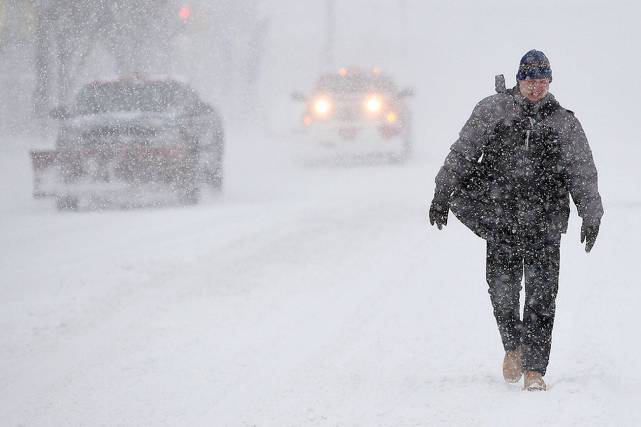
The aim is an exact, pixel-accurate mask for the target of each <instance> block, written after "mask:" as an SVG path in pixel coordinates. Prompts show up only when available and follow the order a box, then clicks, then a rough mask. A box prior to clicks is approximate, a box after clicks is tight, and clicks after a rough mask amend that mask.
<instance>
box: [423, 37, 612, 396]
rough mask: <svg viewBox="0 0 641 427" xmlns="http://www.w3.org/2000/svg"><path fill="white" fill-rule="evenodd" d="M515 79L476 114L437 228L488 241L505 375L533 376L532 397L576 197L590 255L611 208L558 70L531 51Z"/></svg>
mask: <svg viewBox="0 0 641 427" xmlns="http://www.w3.org/2000/svg"><path fill="white" fill-rule="evenodd" d="M516 79H517V82H518V84H517V86H516V87H514V88H512V89H509V90H505V88H504V85H503V87H502V88H501V86H500V85H499V84H497V92H499V93H497V94H496V95H493V96H489V97H487V98H485V99H483V100H482V101H481V102H479V103H478V105H477V106H476V107H475V108H474V111H473V112H472V115H471V117H470V118H469V119H468V121H467V122H466V123H465V126H464V127H463V129H462V130H461V132H460V134H459V138H458V140H457V141H456V142H455V143H454V144H453V145H452V147H451V148H450V153H449V154H448V156H447V157H446V159H445V164H444V165H443V167H442V168H441V169H440V171H439V173H438V175H437V176H436V190H435V194H434V199H433V201H432V204H431V207H430V211H429V220H430V223H431V224H432V225H434V224H436V225H437V226H438V228H439V229H441V227H442V226H444V225H447V217H448V212H449V210H450V209H452V211H453V212H454V213H455V215H456V216H457V217H458V218H459V219H460V220H461V221H462V222H463V223H464V224H465V225H466V226H468V227H469V228H470V229H472V230H473V231H474V232H475V233H476V234H478V235H479V236H481V237H483V238H484V239H486V240H487V264H486V280H487V283H488V286H489V294H490V300H491V302H492V307H493V310H494V316H495V318H496V322H497V324H498V329H499V333H500V335H501V340H502V342H503V347H504V349H505V358H504V361H503V376H504V378H505V380H506V381H508V382H518V381H519V380H520V378H521V376H522V375H523V374H524V389H526V390H545V389H546V385H545V382H544V381H543V376H544V375H545V371H546V369H547V365H548V360H549V355H550V348H551V338H552V326H553V324H554V313H555V299H556V294H557V290H558V279H559V245H560V240H561V234H562V233H564V232H565V231H566V229H567V225H568V217H569V213H570V205H569V195H571V196H572V200H573V201H574V203H575V204H576V206H577V210H578V214H579V216H580V217H581V218H582V220H583V224H582V226H581V242H582V243H583V242H584V241H585V250H586V252H589V251H590V250H591V249H592V246H593V245H594V243H595V241H596V238H597V234H598V232H599V225H600V223H601V217H602V215H603V207H602V204H601V197H600V195H599V191H598V185H597V171H596V167H595V165H594V161H593V159H592V153H591V151H590V147H589V145H588V141H587V138H586V136H585V133H584V132H583V129H582V127H581V124H580V123H579V121H578V119H577V118H576V117H575V116H574V113H573V112H572V111H569V110H566V109H565V108H563V107H561V106H560V105H559V103H558V102H557V101H556V99H555V98H554V96H553V95H552V94H550V93H549V92H548V89H549V85H550V83H551V82H552V70H551V68H550V62H549V61H548V58H547V57H546V56H545V54H544V53H543V52H540V51H537V50H531V51H529V52H527V53H526V54H525V55H524V56H523V58H522V59H521V62H520V65H519V69H518V73H517V75H516ZM523 276H525V308H524V312H523V317H522V318H521V316H520V310H519V293H520V290H521V280H522V278H523Z"/></svg>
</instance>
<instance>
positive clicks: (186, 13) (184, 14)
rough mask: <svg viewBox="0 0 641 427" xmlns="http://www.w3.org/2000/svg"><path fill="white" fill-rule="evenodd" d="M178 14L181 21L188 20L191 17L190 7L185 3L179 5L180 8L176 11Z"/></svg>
mask: <svg viewBox="0 0 641 427" xmlns="http://www.w3.org/2000/svg"><path fill="white" fill-rule="evenodd" d="M178 16H179V17H180V19H182V20H183V21H186V20H188V19H189V18H190V17H191V7H189V6H187V5H183V6H181V7H180V10H179V11H178Z"/></svg>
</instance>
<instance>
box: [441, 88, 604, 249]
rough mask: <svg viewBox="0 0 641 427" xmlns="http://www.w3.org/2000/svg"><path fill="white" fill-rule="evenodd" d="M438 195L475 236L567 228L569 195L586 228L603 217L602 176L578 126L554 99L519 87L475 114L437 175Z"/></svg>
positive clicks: (486, 101)
mask: <svg viewBox="0 0 641 427" xmlns="http://www.w3.org/2000/svg"><path fill="white" fill-rule="evenodd" d="M436 194H437V196H439V197H441V198H445V199H447V200H449V201H450V205H451V209H452V211H453V212H454V213H455V214H456V216H457V217H458V218H459V219H460V220H461V221H462V222H463V223H464V224H465V225H467V226H468V227H469V228H471V229H472V230H473V231H474V232H475V233H477V234H478V235H480V236H481V237H483V238H489V237H491V236H492V235H495V234H497V233H505V232H507V233H523V232H525V233H530V232H537V231H539V232H550V231H552V232H554V231H558V232H559V233H563V232H565V231H566V229H567V223H568V217H569V213H570V206H569V196H568V195H571V196H572V199H573V200H574V202H575V204H576V206H577V210H578V213H579V216H581V218H583V219H584V220H587V221H588V222H594V221H599V220H600V218H601V216H602V215H603V207H602V204H601V197H600V195H599V191H598V185H597V171H596V167H595V165H594V161H593V159H592V153H591V151H590V147H589V145H588V141H587V138H586V136H585V133H584V132H583V129H582V127H581V124H580V123H579V121H578V119H577V118H576V117H575V116H574V113H572V112H571V111H569V110H566V109H564V108H563V107H561V106H560V105H559V103H558V102H557V101H556V99H555V98H554V96H553V95H552V94H548V95H546V97H545V98H543V99H542V100H541V101H539V102H538V103H532V102H530V101H528V100H527V99H526V98H524V97H523V96H522V95H521V94H520V93H519V91H518V88H516V87H515V88H513V89H510V90H507V91H505V92H503V93H498V94H496V95H493V96H489V97H487V98H485V99H483V100H482V101H481V102H479V103H478V105H477V106H476V107H475V108H474V111H473V112H472V115H471V117H470V118H469V119H468V121H467V123H466V124H465V126H464V127H463V129H462V130H461V132H460V134H459V139H458V140H457V141H456V142H455V143H454V144H453V145H452V147H451V148H450V153H449V154H448V156H447V158H446V159H445V164H444V165H443V167H442V168H441V170H440V171H439V173H438V175H437V176H436Z"/></svg>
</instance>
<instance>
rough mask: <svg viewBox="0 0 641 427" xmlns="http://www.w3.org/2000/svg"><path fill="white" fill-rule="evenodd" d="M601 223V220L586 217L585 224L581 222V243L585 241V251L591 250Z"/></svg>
mask: <svg viewBox="0 0 641 427" xmlns="http://www.w3.org/2000/svg"><path fill="white" fill-rule="evenodd" d="M600 225H601V220H600V219H597V220H593V219H587V218H585V219H584V220H583V224H581V243H583V242H584V241H585V251H586V252H590V251H591V250H592V246H594V242H596V236H598V235H599V226H600Z"/></svg>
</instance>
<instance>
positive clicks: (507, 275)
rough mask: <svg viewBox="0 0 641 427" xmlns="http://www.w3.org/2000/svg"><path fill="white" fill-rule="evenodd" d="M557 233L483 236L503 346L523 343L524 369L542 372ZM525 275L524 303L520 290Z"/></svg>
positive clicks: (549, 337) (549, 327) (549, 338)
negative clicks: (521, 310)
mask: <svg viewBox="0 0 641 427" xmlns="http://www.w3.org/2000/svg"><path fill="white" fill-rule="evenodd" d="M560 241H561V236H560V234H558V233H553V234H552V235H545V234H541V233H534V234H529V235H527V236H515V235H511V236H507V237H505V236H504V237H496V238H492V239H488V241H487V264H486V276H487V283H488V285H489V293H490V299H491V301H492V307H493V309H494V317H495V318H496V322H497V324H498V327H499V333H500V334H501V340H502V341H503V348H504V349H505V350H506V351H508V350H514V349H516V348H517V347H518V346H522V349H523V369H525V370H530V371H538V372H540V373H541V374H543V375H545V371H546V369H547V365H548V360H549V357H550V348H551V342H552V326H553V325H554V312H555V299H556V294H557V291H558V284H559V245H560ZM524 275H525V305H524V311H523V320H521V317H520V307H519V293H520V291H521V289H522V288H521V279H522V278H523V276H524Z"/></svg>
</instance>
